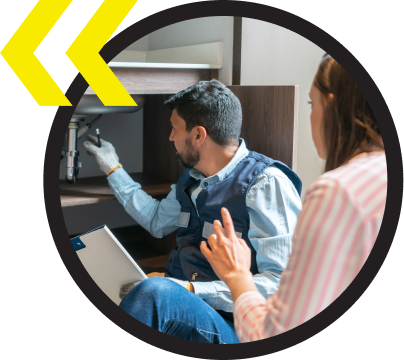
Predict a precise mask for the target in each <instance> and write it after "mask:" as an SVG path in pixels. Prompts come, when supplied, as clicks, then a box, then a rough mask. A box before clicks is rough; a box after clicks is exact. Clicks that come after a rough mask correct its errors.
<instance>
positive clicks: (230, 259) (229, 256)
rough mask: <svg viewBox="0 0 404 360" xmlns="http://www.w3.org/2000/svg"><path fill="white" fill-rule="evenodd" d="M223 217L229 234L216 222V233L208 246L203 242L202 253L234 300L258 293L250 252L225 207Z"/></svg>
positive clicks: (210, 238)
mask: <svg viewBox="0 0 404 360" xmlns="http://www.w3.org/2000/svg"><path fill="white" fill-rule="evenodd" d="M222 218H223V223H224V228H225V229H226V235H227V236H226V235H225V234H224V232H223V228H222V224H221V223H220V221H218V220H215V222H214V224H213V228H214V230H215V234H214V235H211V236H209V238H208V243H209V246H210V249H211V250H209V248H208V246H207V245H206V242H205V241H203V242H202V243H201V251H202V254H203V255H205V257H206V259H207V260H208V261H209V263H210V265H212V268H213V270H214V271H215V273H216V275H217V276H218V278H219V279H220V280H222V281H224V282H225V284H226V285H227V286H228V287H229V289H230V291H231V293H232V297H233V301H236V299H237V298H238V296H240V295H241V294H242V293H244V292H246V291H257V288H256V287H255V284H254V282H253V279H252V274H251V272H250V267H251V250H250V248H249V247H248V245H247V243H246V242H245V241H244V240H243V239H239V238H237V236H236V232H235V231H234V225H233V221H232V219H231V216H230V213H229V211H228V210H227V209H226V208H222Z"/></svg>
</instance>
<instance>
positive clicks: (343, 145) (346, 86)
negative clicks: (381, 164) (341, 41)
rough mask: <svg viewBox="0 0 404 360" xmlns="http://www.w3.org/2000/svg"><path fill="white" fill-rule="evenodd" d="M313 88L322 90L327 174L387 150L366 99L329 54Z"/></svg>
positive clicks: (319, 70) (315, 79)
mask: <svg viewBox="0 0 404 360" xmlns="http://www.w3.org/2000/svg"><path fill="white" fill-rule="evenodd" d="M314 86H315V87H316V88H318V89H319V90H320V93H321V97H322V103H323V107H324V118H323V141H324V146H325V150H326V154H327V160H326V164H325V171H330V170H334V169H336V168H337V167H339V166H341V165H343V164H344V163H346V162H347V161H348V160H350V159H351V158H352V157H354V156H356V155H358V154H360V153H363V152H370V151H375V150H376V151H377V150H379V151H380V150H384V145H383V140H382V137H381V134H380V130H379V126H378V125H377V122H376V119H375V116H374V115H373V112H372V110H371V108H370V106H369V104H368V102H367V101H366V98H365V96H364V95H363V93H362V91H361V90H360V89H359V87H358V85H356V83H355V81H354V80H353V79H352V77H351V76H350V75H349V74H348V73H347V72H346V71H345V70H344V69H343V67H342V66H341V65H340V64H338V63H337V62H336V61H335V60H334V59H333V58H332V57H331V56H329V55H327V54H325V55H324V57H323V59H322V60H321V63H320V66H319V68H318V71H317V74H316V76H315V77H314ZM329 94H333V98H330V97H329V96H328V95H329Z"/></svg>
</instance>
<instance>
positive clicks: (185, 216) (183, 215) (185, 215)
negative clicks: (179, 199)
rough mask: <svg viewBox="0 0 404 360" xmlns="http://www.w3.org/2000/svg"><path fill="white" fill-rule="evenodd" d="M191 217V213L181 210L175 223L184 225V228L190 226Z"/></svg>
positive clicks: (180, 225)
mask: <svg viewBox="0 0 404 360" xmlns="http://www.w3.org/2000/svg"><path fill="white" fill-rule="evenodd" d="M190 217H191V213H189V212H182V211H181V212H180V215H179V216H178V220H177V223H176V224H175V225H177V226H179V227H183V228H186V227H188V224H189V218H190Z"/></svg>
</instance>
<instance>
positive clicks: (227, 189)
mask: <svg viewBox="0 0 404 360" xmlns="http://www.w3.org/2000/svg"><path fill="white" fill-rule="evenodd" d="M270 165H274V166H276V167H277V168H279V169H280V170H281V171H282V172H283V173H284V174H285V175H286V176H287V177H288V178H289V179H290V180H291V182H292V183H293V185H294V186H295V187H296V190H297V192H298V193H299V195H300V193H301V190H302V182H301V180H300V179H299V177H298V176H297V175H296V173H294V172H293V171H292V170H291V169H289V168H288V167H287V166H286V165H285V164H283V163H281V162H280V161H275V160H272V159H270V158H268V157H266V156H264V155H261V154H258V153H256V152H253V151H250V152H249V154H248V155H247V156H246V157H245V158H244V159H243V160H241V161H240V162H239V164H238V165H237V166H236V167H235V168H234V170H233V171H232V172H231V173H230V174H229V175H228V176H227V177H226V178H225V179H223V180H222V181H219V182H217V183H216V184H213V185H210V186H207V187H206V188H204V189H202V190H201V192H200V193H199V195H198V197H197V199H196V207H197V210H198V213H199V216H198V213H197V212H196V210H195V206H194V204H193V202H192V200H191V198H190V196H189V195H188V193H187V191H186V189H187V188H188V187H189V186H191V185H192V184H194V183H195V182H197V181H198V180H196V179H194V178H193V177H191V176H190V175H189V172H190V171H191V169H190V168H186V169H185V170H184V171H183V172H182V174H181V176H180V178H179V180H178V183H177V192H176V196H177V200H178V201H179V202H180V205H181V214H180V219H181V222H182V224H178V225H182V227H180V229H179V230H178V233H177V239H176V241H177V247H176V248H175V249H174V250H173V251H172V252H171V254H170V257H169V259H168V262H167V265H166V270H167V273H166V276H168V277H174V278H176V279H181V280H188V281H191V280H192V281H213V280H218V277H217V276H216V274H215V272H214V271H213V269H212V267H211V266H210V264H209V262H208V261H207V260H206V258H205V257H204V256H203V254H202V253H201V251H200V250H199V246H200V243H201V241H202V240H206V239H207V237H208V236H209V235H211V233H212V225H213V222H214V220H220V221H221V222H222V224H223V220H222V216H221V213H220V210H221V208H222V207H226V208H227V209H228V210H229V211H230V214H231V217H232V219H233V223H234V228H235V230H236V232H238V233H239V235H241V236H240V237H241V238H242V239H244V240H245V241H246V242H247V244H248V246H249V247H250V249H251V272H252V273H253V275H255V274H257V273H258V268H257V261H256V254H257V253H256V251H255V249H254V247H253V246H252V244H251V242H250V240H249V238H248V231H249V229H250V217H249V214H248V211H247V206H246V196H247V193H248V191H249V189H250V187H251V186H252V184H253V183H254V181H255V179H256V178H257V177H258V176H259V175H261V174H262V172H263V171H264V170H265V169H266V168H267V167H268V166H270ZM188 219H189V220H188Z"/></svg>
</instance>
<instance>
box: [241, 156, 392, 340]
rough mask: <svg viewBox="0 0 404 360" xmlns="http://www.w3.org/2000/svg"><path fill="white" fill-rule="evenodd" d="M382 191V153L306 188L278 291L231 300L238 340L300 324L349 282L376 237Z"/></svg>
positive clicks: (384, 174) (261, 336) (382, 205)
mask: <svg viewBox="0 0 404 360" xmlns="http://www.w3.org/2000/svg"><path fill="white" fill-rule="evenodd" d="M386 193H387V167H386V157H385V155H384V153H381V152H373V153H363V154H360V155H358V156H356V157H355V158H353V159H352V160H351V161H349V162H348V163H347V164H346V165H344V166H341V167H339V168H338V169H335V170H333V171H329V172H327V173H325V174H324V175H322V176H321V177H320V178H318V179H317V181H316V182H315V183H314V184H312V185H311V186H310V187H309V188H308V189H307V191H306V195H305V198H304V201H303V208H302V211H301V213H300V214H299V218H298V222H297V225H296V229H295V233H294V236H293V249H292V253H291V255H290V258H289V263H288V266H287V268H286V270H285V271H284V272H283V274H282V278H281V281H280V284H279V289H278V291H277V292H276V293H274V294H273V295H272V296H271V297H270V298H269V299H268V301H266V300H265V298H264V297H263V296H262V295H261V294H260V293H258V292H246V293H244V294H242V295H241V296H240V297H239V298H238V299H237V301H236V303H235V305H234V324H235V329H236V332H237V335H238V337H239V339H240V341H241V342H247V341H255V340H260V339H264V338H268V337H271V336H275V335H277V334H280V333H282V332H285V331H287V330H290V329H292V328H294V327H296V326H298V325H300V324H302V323H304V322H305V321H307V320H309V319H310V318H312V317H313V316H315V315H316V314H318V313H319V312H321V311H322V310H323V309H324V308H326V307H327V306H328V305H330V304H331V303H332V302H333V301H334V300H335V299H336V298H337V297H338V296H339V295H340V294H341V293H342V292H343V291H344V290H345V289H346V288H347V287H348V285H349V284H350V283H351V282H352V280H353V279H354V278H355V276H356V275H357V274H358V272H359V270H360V269H361V268H362V266H363V264H364V263H365V261H366V259H367V258H368V256H369V253H370V251H371V250H372V247H373V245H374V243H375V241H376V237H377V234H378V232H379V228H380V224H381V221H382V218H383V214H384V208H385V203H386Z"/></svg>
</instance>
